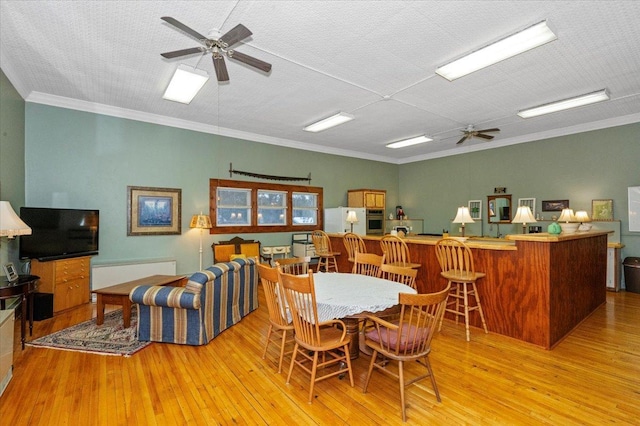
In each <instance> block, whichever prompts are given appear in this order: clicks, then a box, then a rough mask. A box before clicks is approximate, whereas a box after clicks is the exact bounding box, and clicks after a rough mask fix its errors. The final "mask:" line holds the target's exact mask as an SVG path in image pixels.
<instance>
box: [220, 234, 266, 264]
mask: <svg viewBox="0 0 640 426" xmlns="http://www.w3.org/2000/svg"><path fill="white" fill-rule="evenodd" d="M211 248H212V249H213V263H219V262H230V261H231V260H233V258H235V257H236V256H240V257H245V258H249V257H257V258H262V259H263V260H264V256H262V252H261V250H260V241H254V240H244V239H242V238H240V237H233V238H232V239H231V240H229V241H219V242H217V243H213V244H211Z"/></svg>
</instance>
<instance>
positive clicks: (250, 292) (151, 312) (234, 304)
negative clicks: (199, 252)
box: [129, 258, 258, 345]
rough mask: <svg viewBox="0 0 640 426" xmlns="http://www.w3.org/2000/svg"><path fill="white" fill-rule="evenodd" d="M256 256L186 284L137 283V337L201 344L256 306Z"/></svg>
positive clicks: (134, 298)
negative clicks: (151, 284)
mask: <svg viewBox="0 0 640 426" xmlns="http://www.w3.org/2000/svg"><path fill="white" fill-rule="evenodd" d="M256 263H257V259H254V258H248V259H236V260H234V261H232V262H224V263H216V264H215V265H213V266H211V267H209V268H207V269H205V270H202V271H200V272H196V273H194V274H193V275H192V276H191V277H190V278H189V281H188V282H187V285H186V286H185V287H168V286H167V287H163V286H148V285H141V286H138V287H136V288H134V289H133V290H132V291H131V293H130V294H129V299H131V301H132V302H133V303H137V304H138V340H142V341H151V342H166V343H180V344H186V345H205V344H207V343H208V342H209V341H211V340H212V339H213V338H214V337H216V336H217V335H218V334H220V333H221V332H223V331H224V330H226V329H227V328H229V327H231V326H232V325H234V324H236V323H238V322H239V321H240V320H241V319H242V318H243V317H244V316H245V315H247V314H249V313H250V312H252V311H253V310H255V309H257V307H258V272H257V266H256Z"/></svg>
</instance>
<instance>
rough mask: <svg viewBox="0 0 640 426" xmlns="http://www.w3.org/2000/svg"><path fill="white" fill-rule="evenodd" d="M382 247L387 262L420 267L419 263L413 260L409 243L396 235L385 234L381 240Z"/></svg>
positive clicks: (395, 264) (406, 266)
mask: <svg viewBox="0 0 640 426" xmlns="http://www.w3.org/2000/svg"><path fill="white" fill-rule="evenodd" d="M380 248H381V249H382V253H384V258H385V263H387V264H389V265H393V266H402V267H405V268H419V267H420V266H421V265H420V264H419V263H412V262H411V255H410V254H409V248H408V247H407V244H406V243H405V242H404V241H402V239H401V238H399V237H397V236H395V235H385V236H384V237H382V239H381V240H380Z"/></svg>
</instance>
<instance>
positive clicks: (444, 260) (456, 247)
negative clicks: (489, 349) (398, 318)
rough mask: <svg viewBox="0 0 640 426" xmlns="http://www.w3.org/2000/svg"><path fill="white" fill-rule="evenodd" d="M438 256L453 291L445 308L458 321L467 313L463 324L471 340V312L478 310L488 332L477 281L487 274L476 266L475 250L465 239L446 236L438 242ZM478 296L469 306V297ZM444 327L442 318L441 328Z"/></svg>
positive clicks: (443, 273) (442, 270) (436, 249)
mask: <svg viewBox="0 0 640 426" xmlns="http://www.w3.org/2000/svg"><path fill="white" fill-rule="evenodd" d="M435 251H436V256H437V258H438V263H440V269H441V272H440V275H441V276H442V277H444V278H445V279H447V281H448V282H449V284H450V287H451V292H450V294H449V298H448V299H447V306H446V312H451V313H452V314H454V316H455V318H456V324H457V323H458V318H459V317H460V316H463V317H464V325H465V329H466V333H467V341H469V340H470V332H469V312H472V311H478V312H479V313H480V319H481V320H482V327H483V328H484V332H485V333H488V330H487V323H486V322H485V320H484V313H483V312H482V305H481V304H480V298H479V297H478V290H477V288H476V281H477V280H478V279H479V278H482V277H484V276H485V275H486V274H485V273H483V272H476V271H475V269H474V266H473V253H471V250H470V249H469V247H467V245H466V244H465V243H463V242H462V241H458V240H455V239H453V238H445V239H442V240H439V241H438V242H437V243H436V248H435ZM470 297H473V300H475V305H474V306H469V298H470ZM440 329H442V319H440V326H439V327H438V330H440Z"/></svg>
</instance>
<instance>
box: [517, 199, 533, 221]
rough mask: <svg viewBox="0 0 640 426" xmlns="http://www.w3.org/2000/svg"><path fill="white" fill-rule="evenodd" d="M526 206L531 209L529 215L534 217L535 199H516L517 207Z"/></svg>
mask: <svg viewBox="0 0 640 426" xmlns="http://www.w3.org/2000/svg"><path fill="white" fill-rule="evenodd" d="M520 206H528V207H529V208H530V209H531V214H533V216H534V217H535V215H536V199H535V198H518V207H520Z"/></svg>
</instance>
